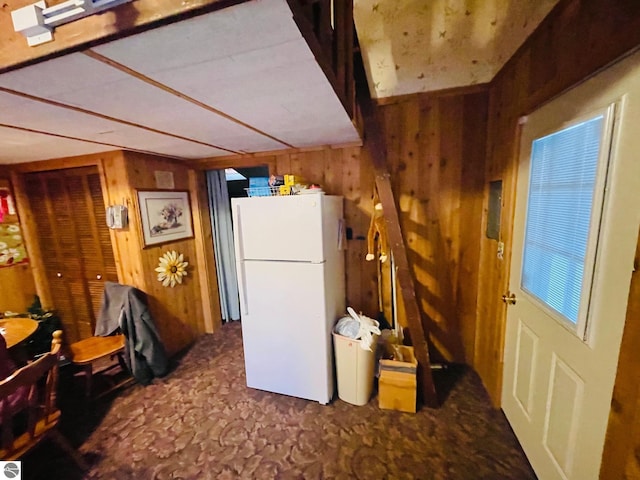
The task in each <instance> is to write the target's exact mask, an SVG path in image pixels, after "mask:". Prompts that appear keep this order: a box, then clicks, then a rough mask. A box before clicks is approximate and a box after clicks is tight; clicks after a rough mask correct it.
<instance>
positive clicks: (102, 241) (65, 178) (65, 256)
mask: <svg viewBox="0 0 640 480" xmlns="http://www.w3.org/2000/svg"><path fill="white" fill-rule="evenodd" d="M25 186H26V188H27V192H28V196H29V203H30V204H31V211H32V213H33V218H34V221H35V223H36V228H37V230H38V238H39V244H40V245H39V246H40V251H41V254H42V259H43V263H44V266H45V271H46V275H47V279H48V282H49V288H50V292H51V297H52V299H53V302H54V307H55V309H56V310H57V311H58V314H59V315H60V318H61V320H62V324H63V326H64V329H65V336H66V338H67V340H68V341H69V342H74V341H77V340H81V339H83V338H87V337H90V336H91V335H93V331H94V328H95V321H96V317H97V315H98V311H99V308H100V302H101V299H102V290H103V286H104V282H105V281H106V280H110V281H117V274H116V265H115V259H114V257H113V250H112V248H111V241H110V236H109V230H108V228H107V226H106V221H105V208H104V202H103V198H102V188H101V185H100V175H99V173H98V170H97V168H96V167H84V168H74V169H67V170H56V171H51V172H40V173H33V174H28V175H26V177H25Z"/></svg>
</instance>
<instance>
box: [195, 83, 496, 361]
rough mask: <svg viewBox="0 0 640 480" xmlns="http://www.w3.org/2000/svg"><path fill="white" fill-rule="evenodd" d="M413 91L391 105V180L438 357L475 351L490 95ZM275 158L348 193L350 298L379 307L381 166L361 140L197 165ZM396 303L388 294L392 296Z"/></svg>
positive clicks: (360, 305) (371, 310)
mask: <svg viewBox="0 0 640 480" xmlns="http://www.w3.org/2000/svg"><path fill="white" fill-rule="evenodd" d="M477 90H478V89H477V88H475V89H474V93H470V94H466V93H465V92H464V91H459V92H458V93H455V94H446V95H437V94H434V95H413V96H407V97H403V99H402V101H401V102H399V103H397V104H388V105H385V106H384V107H382V110H383V115H384V120H385V135H386V137H387V138H386V140H387V148H388V155H387V158H388V161H389V168H390V171H391V180H392V182H393V188H394V191H395V192H396V196H397V198H398V199H399V202H400V210H401V212H400V215H401V227H402V229H403V233H404V235H405V236H406V238H407V240H408V245H409V248H410V258H409V261H410V262H411V264H412V266H413V269H414V273H415V276H416V279H417V280H418V281H417V290H418V291H417V296H418V300H419V302H420V306H421V310H422V313H423V317H424V319H425V320H426V327H427V328H428V329H429V331H430V332H431V342H432V343H433V345H434V346H435V348H436V351H437V352H438V354H439V355H438V354H436V355H435V358H436V359H438V358H440V359H446V360H449V361H456V362H466V361H469V360H470V359H472V358H473V347H474V339H475V311H476V291H477V278H478V270H477V266H478V258H479V254H480V243H479V240H478V239H479V236H480V228H481V220H482V195H483V175H484V147H485V143H486V138H485V132H486V122H487V108H488V96H487V92H486V91H480V92H478V91H477ZM248 164H252V165H257V164H266V165H269V167H270V171H271V172H272V173H276V174H280V175H282V174H286V173H291V174H294V175H299V176H301V177H302V178H303V179H304V180H306V181H307V182H308V183H318V184H320V185H322V187H323V189H324V190H325V191H326V192H327V193H328V194H333V195H342V196H344V198H345V219H346V225H347V227H348V228H350V229H351V231H352V240H349V241H348V242H347V252H346V275H347V281H346V286H347V292H346V296H347V304H348V305H351V306H352V307H353V308H355V309H356V310H361V311H362V312H363V313H365V314H366V315H368V316H371V317H373V318H376V317H377V316H378V287H377V269H376V264H375V262H373V261H372V262H367V261H365V259H364V258H365V256H366V253H367V244H366V238H367V231H368V228H369V220H370V215H371V212H372V210H373V200H372V197H373V186H374V175H373V168H372V165H371V162H370V160H369V157H368V155H367V152H366V151H363V150H362V149H361V148H360V147H349V148H334V149H331V148H327V149H323V150H316V151H307V152H290V153H287V152H281V153H277V154H274V155H267V154H265V155H262V156H247V157H241V158H229V157H227V158H225V159H211V160H210V161H207V162H200V163H199V167H198V168H211V169H214V168H223V167H226V166H243V165H248ZM385 303H388V298H385Z"/></svg>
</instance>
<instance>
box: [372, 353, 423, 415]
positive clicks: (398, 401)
mask: <svg viewBox="0 0 640 480" xmlns="http://www.w3.org/2000/svg"><path fill="white" fill-rule="evenodd" d="M396 348H399V349H400V351H401V354H402V361H400V360H384V359H383V360H380V378H379V380H378V406H379V407H380V408H384V409H389V410H399V411H401V412H410V413H415V412H416V390H417V379H416V371H417V368H418V362H417V360H416V357H415V355H414V353H413V347H408V346H404V345H402V346H398V347H396Z"/></svg>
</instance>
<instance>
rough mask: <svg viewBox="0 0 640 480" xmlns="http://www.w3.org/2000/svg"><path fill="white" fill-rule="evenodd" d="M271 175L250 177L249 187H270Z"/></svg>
mask: <svg viewBox="0 0 640 480" xmlns="http://www.w3.org/2000/svg"><path fill="white" fill-rule="evenodd" d="M268 186H269V177H249V187H268Z"/></svg>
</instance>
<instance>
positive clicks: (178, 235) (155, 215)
mask: <svg viewBox="0 0 640 480" xmlns="http://www.w3.org/2000/svg"><path fill="white" fill-rule="evenodd" d="M137 193H138V207H139V210H140V219H141V222H142V236H143V239H144V247H145V248H146V247H149V246H151V245H158V244H160V243H166V242H173V241H176V240H183V239H185V238H192V237H193V226H192V222H191V207H190V204H189V192H183V191H176V190H138V192H137Z"/></svg>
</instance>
